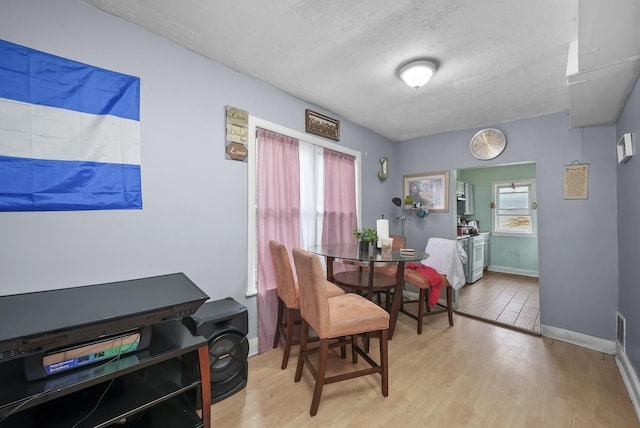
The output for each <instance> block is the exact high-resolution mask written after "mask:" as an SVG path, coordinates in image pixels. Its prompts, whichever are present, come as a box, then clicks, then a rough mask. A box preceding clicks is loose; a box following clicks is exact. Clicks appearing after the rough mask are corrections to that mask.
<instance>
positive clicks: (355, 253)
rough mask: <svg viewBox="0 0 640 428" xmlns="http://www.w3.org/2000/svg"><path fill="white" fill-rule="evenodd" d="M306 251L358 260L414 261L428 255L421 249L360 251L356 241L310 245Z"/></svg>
mask: <svg viewBox="0 0 640 428" xmlns="http://www.w3.org/2000/svg"><path fill="white" fill-rule="evenodd" d="M307 251H309V252H311V253H314V254H318V255H320V256H325V257H333V258H336V259H343V260H352V261H359V262H415V261H419V260H423V259H426V258H427V257H429V255H428V254H427V253H425V252H423V251H414V252H413V254H405V253H401V252H400V250H392V251H391V253H389V254H382V252H381V251H380V249H377V250H375V251H373V252H368V251H361V250H360V249H359V245H358V244H357V242H356V243H353V244H330V245H312V246H311V247H309V248H308V250H307Z"/></svg>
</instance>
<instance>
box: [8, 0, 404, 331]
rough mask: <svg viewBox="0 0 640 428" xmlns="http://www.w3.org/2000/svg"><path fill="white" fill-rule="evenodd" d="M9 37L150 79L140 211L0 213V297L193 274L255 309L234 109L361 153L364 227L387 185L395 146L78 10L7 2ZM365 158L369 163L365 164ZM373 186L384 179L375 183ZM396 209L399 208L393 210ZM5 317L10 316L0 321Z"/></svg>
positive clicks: (144, 86)
mask: <svg viewBox="0 0 640 428" xmlns="http://www.w3.org/2000/svg"><path fill="white" fill-rule="evenodd" d="M0 38H2V39H4V40H8V41H10V42H13V43H17V44H21V45H25V46H28V47H30V48H34V49H38V50H42V51H46V52H49V53H52V54H55V55H60V56H63V57H66V58H70V59H73V60H76V61H81V62H85V63H88V64H92V65H95V66H98V67H104V68H108V69H111V70H115V71H118V72H122V73H126V74H131V75H135V76H139V77H140V78H141V108H140V111H141V120H140V123H141V125H140V127H141V152H142V155H141V156H142V159H141V163H142V196H143V203H144V209H143V210H139V211H94V212H33V213H0V236H1V239H0V295H2V294H14V293H20V292H27V291H36V290H43V289H54V288H62V287H72V286H80V285H87V284H97V283H103V282H110V281H119V280H125V279H132V278H140V277H146V276H155V275H161V274H165V273H171V272H184V273H185V274H186V275H187V276H189V277H190V278H191V279H192V280H193V281H194V282H195V283H196V284H197V285H198V286H200V287H201V288H202V289H203V290H204V291H205V292H206V293H207V294H208V295H209V296H210V297H211V298H213V299H218V298H223V297H227V296H232V297H234V298H235V299H236V300H238V301H239V302H240V303H242V304H245V305H246V306H247V307H248V308H249V318H250V321H251V322H250V331H249V337H250V338H255V337H257V321H256V320H257V314H256V302H255V300H256V299H255V298H254V297H250V298H247V297H245V293H246V290H247V164H246V163H243V162H236V161H230V160H226V159H225V155H224V139H225V106H227V105H231V106H234V107H238V108H241V109H245V110H247V111H249V113H250V114H251V115H254V116H257V117H259V118H261V119H264V120H267V121H270V122H273V123H277V124H280V125H282V126H286V127H288V128H291V129H294V130H297V131H300V132H304V111H305V109H306V108H311V109H313V110H315V111H319V112H321V113H326V114H329V115H330V116H332V117H336V118H338V119H340V120H341V124H340V125H341V126H340V131H341V132H340V133H341V139H340V143H341V144H344V145H345V146H348V147H351V148H353V149H356V150H360V151H362V152H363V157H362V171H363V177H369V179H368V180H367V179H365V180H364V183H363V185H362V188H363V193H364V194H365V195H368V196H367V197H366V198H365V200H366V201H367V204H368V206H367V205H365V206H367V209H366V210H365V215H364V216H363V219H364V220H365V221H367V222H368V223H369V224H375V218H376V217H377V216H379V214H378V210H377V209H376V210H374V209H371V206H376V207H379V206H383V205H384V204H383V201H384V202H386V201H387V199H388V198H387V197H386V195H389V194H391V185H390V184H389V183H384V184H380V182H379V181H378V180H377V178H375V177H376V174H377V170H378V168H379V165H380V163H379V158H380V157H382V156H388V155H389V154H390V152H391V150H392V148H393V147H394V146H393V145H392V143H391V142H389V141H388V140H387V139H385V138H383V137H381V136H379V135H377V134H374V133H372V132H370V131H368V130H365V129H364V128H361V127H358V126H354V125H352V124H350V123H349V122H347V121H345V120H343V119H342V118H340V117H338V116H336V115H333V114H331V113H330V112H325V111H323V110H322V109H320V108H318V107H316V106H313V105H310V104H308V103H305V102H303V101H301V100H299V99H297V98H294V97H291V96H289V95H286V94H285V93H283V92H281V91H279V90H276V89H274V88H272V87H270V86H268V85H265V84H263V83H261V82H259V81H257V80H255V79H252V78H250V77H247V76H244V75H242V74H239V73H237V72H235V71H233V70H231V69H229V68H227V67H224V66H222V65H220V64H219V63H216V62H213V61H210V60H208V59H205V58H203V57H201V56H199V55H196V54H194V53H193V52H190V51H188V50H186V49H184V48H182V47H179V46H177V45H175V44H173V43H171V42H169V41H167V40H166V39H163V38H161V37H158V36H155V35H153V34H151V33H149V32H147V31H146V30H144V29H142V28H140V27H137V26H134V25H132V24H130V23H128V22H126V21H124V20H121V19H119V18H115V17H113V16H112V15H109V14H107V13H104V12H102V11H100V10H98V9H96V8H94V7H93V6H88V5H86V4H84V3H82V2H81V1H78V0H56V1H49V0H3V1H2V2H1V3H0ZM364 152H366V156H365V155H364ZM374 178H375V179H374ZM389 203H390V202H389ZM0 315H1V314H0Z"/></svg>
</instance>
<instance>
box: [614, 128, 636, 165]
mask: <svg viewBox="0 0 640 428" xmlns="http://www.w3.org/2000/svg"><path fill="white" fill-rule="evenodd" d="M616 148H617V149H618V163H622V162H626V161H628V160H629V158H630V157H631V156H633V143H632V141H631V134H630V133H626V134H624V135H623V136H622V137H620V140H618V144H617V145H616Z"/></svg>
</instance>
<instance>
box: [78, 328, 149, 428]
mask: <svg viewBox="0 0 640 428" xmlns="http://www.w3.org/2000/svg"><path fill="white" fill-rule="evenodd" d="M123 340H124V338H121V339H120V352H119V353H118V355H116V356H115V357H114V358H113V359H112V360H111V361H110V362H114V361H117V362H119V361H120V356H121V355H122V354H124V353H126V352H128V351H129V349H131V347H132V346H133V345H134V344H135V343H136V342H139V341H140V333H138V334H137V335H136V338H135V340H133V342H132V343H130V344H129V347H128V348H127V349H126V350H124V351H122V347H123V343H122V341H123ZM117 373H118V371H117V370H114V371H113V374H112V376H111V380H110V381H109V384H108V385H107V387H106V388H105V389H104V392H103V393H102V395H100V398H98V401H97V402H96V405H95V406H93V409H91V411H90V412H89V413H87V414H86V415H85V416H84V417H83V418H82V419H80V420H79V421H78V422H76V423H75V424H74V425H73V426H72V427H71V428H77V427H78V425H80V424H81V423H82V422H83V421H85V420H86V419H87V418H88V417H89V416H91V415H92V414H94V413H95V411H96V410H97V409H98V407H100V404H101V403H102V400H103V399H104V396H105V395H107V392H108V391H109V389H111V385H113V382H114V381H115V380H116V377H117V376H116V375H117Z"/></svg>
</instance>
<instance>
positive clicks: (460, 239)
mask: <svg viewBox="0 0 640 428" xmlns="http://www.w3.org/2000/svg"><path fill="white" fill-rule="evenodd" d="M469 239H470V238H469V235H464V236H462V237H458V242H459V243H460V245H462V249H463V250H464V252H465V253H467V263H465V264H464V277H465V280H466V281H467V282H469V278H471V269H470V268H471V253H470V252H469Z"/></svg>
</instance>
